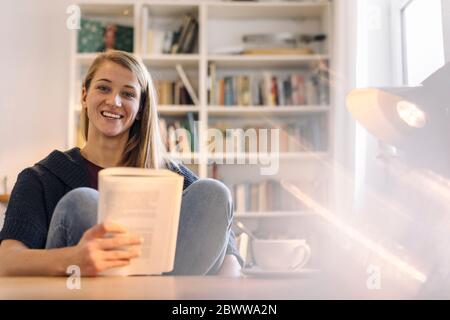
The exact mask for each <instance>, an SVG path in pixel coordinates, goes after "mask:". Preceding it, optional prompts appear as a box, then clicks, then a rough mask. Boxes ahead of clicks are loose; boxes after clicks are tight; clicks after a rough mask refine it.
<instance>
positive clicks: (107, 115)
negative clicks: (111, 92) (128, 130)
mask: <svg viewBox="0 0 450 320" xmlns="http://www.w3.org/2000/svg"><path fill="white" fill-rule="evenodd" d="M101 114H102V116H104V117H105V118H108V119H121V118H123V116H121V115H119V114H114V113H111V112H108V111H102V112H101Z"/></svg>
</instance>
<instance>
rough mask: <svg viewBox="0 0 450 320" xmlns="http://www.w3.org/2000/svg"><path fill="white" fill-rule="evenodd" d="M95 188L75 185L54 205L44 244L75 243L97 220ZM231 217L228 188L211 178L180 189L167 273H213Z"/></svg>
mask: <svg viewBox="0 0 450 320" xmlns="http://www.w3.org/2000/svg"><path fill="white" fill-rule="evenodd" d="M97 203H98V192H97V190H95V189H91V188H77V189H74V190H72V191H70V192H68V193H67V194H66V195H65V196H64V197H63V198H61V200H60V201H59V202H58V204H57V206H56V207H55V210H54V213H53V217H52V221H51V222H50V227H49V232H48V236H47V243H46V248H47V249H51V248H62V247H70V246H75V245H76V244H78V242H79V240H80V239H81V237H82V236H83V234H84V232H85V231H86V230H88V229H89V228H91V227H92V226H94V225H95V224H96V223H97ZM232 218H233V211H232V200H231V195H230V191H229V190H228V188H227V187H226V186H225V185H224V184H223V183H221V182H219V181H217V180H213V179H202V180H197V181H196V182H194V183H193V184H191V185H190V186H189V187H188V188H186V189H185V190H184V191H183V197H182V202H181V212H180V222H179V227H178V238H177V247H176V254H175V265H174V269H173V271H172V272H170V273H167V274H169V275H213V274H216V273H217V271H218V270H219V268H220V266H221V265H222V262H223V259H224V257H225V254H226V249H227V245H228V241H229V237H230V230H231V222H232Z"/></svg>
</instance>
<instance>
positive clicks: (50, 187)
mask: <svg viewBox="0 0 450 320" xmlns="http://www.w3.org/2000/svg"><path fill="white" fill-rule="evenodd" d="M169 169H170V170H172V171H174V172H176V173H178V174H180V175H182V176H183V177H184V185H183V190H184V189H186V188H187V187H189V186H190V185H191V184H192V183H193V182H195V181H196V180H198V177H197V176H195V174H194V173H192V172H191V171H190V170H189V169H188V168H186V167H185V166H183V165H181V164H180V165H179V167H178V168H177V167H176V166H170V167H169ZM80 187H90V183H89V176H88V172H87V167H86V163H85V160H84V158H83V157H82V156H81V153H80V149H79V148H73V149H71V150H68V151H66V152H61V151H58V150H55V151H53V152H52V153H50V155H48V156H47V157H46V158H45V159H43V160H42V161H40V162H38V163H36V164H35V165H34V166H33V167H29V168H26V169H25V170H23V171H22V172H21V173H20V174H19V176H18V177H17V182H16V184H15V185H14V188H13V190H12V193H11V198H10V201H9V203H8V207H7V209H6V213H5V222H4V225H3V229H2V231H1V232H0V242H1V241H2V240H5V239H11V240H17V241H20V242H22V243H23V244H25V245H26V246H27V247H28V248H30V249H43V248H45V243H46V240H47V233H48V229H49V226H50V221H51V219H52V215H53V211H54V209H55V207H56V204H57V203H58V201H59V200H60V199H61V198H62V197H63V196H64V195H65V194H66V193H68V192H69V191H71V190H73V189H75V188H80ZM227 254H233V255H235V256H236V257H237V258H238V260H239V262H240V263H241V265H242V264H243V261H242V258H241V257H240V256H239V252H238V251H237V248H236V239H235V235H234V233H233V232H232V231H231V236H230V242H229V244H228V247H227Z"/></svg>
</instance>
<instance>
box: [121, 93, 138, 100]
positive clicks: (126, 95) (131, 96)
mask: <svg viewBox="0 0 450 320" xmlns="http://www.w3.org/2000/svg"><path fill="white" fill-rule="evenodd" d="M123 95H124V96H125V97H126V98H129V99H131V98H135V97H136V95H135V94H134V93H133V92H126V91H125V92H124V93H123Z"/></svg>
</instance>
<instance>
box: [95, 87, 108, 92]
mask: <svg viewBox="0 0 450 320" xmlns="http://www.w3.org/2000/svg"><path fill="white" fill-rule="evenodd" d="M97 89H98V90H100V91H101V92H108V90H109V88H108V87H107V86H98V87H97Z"/></svg>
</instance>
